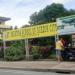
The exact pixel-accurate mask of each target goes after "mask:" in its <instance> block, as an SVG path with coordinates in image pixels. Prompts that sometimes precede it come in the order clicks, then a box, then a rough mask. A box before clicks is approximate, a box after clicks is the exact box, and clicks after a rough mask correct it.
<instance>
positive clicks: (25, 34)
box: [3, 23, 57, 41]
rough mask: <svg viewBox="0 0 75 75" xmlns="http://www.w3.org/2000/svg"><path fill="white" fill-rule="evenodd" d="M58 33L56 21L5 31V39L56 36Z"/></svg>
mask: <svg viewBox="0 0 75 75" xmlns="http://www.w3.org/2000/svg"><path fill="white" fill-rule="evenodd" d="M56 34H57V26H56V23H47V24H42V25H37V26H31V27H26V28H20V29H15V30H9V31H5V32H3V40H4V41H12V40H20V39H30V38H39V37H46V36H55V35H56Z"/></svg>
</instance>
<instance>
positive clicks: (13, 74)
mask: <svg viewBox="0 0 75 75" xmlns="http://www.w3.org/2000/svg"><path fill="white" fill-rule="evenodd" d="M0 75H66V74H58V73H50V72H35V71H21V70H8V69H0ZM67 75H75V74H67Z"/></svg>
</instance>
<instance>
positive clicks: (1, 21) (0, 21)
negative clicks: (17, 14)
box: [0, 17, 11, 39]
mask: <svg viewBox="0 0 75 75" xmlns="http://www.w3.org/2000/svg"><path fill="white" fill-rule="evenodd" d="M9 20H10V18H6V17H0V39H2V32H3V31H6V30H9V29H11V26H8V25H6V24H5V22H6V21H9Z"/></svg>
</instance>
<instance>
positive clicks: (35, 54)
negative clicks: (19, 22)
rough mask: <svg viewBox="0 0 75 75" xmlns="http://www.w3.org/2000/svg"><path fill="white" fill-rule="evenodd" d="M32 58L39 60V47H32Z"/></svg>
mask: <svg viewBox="0 0 75 75" xmlns="http://www.w3.org/2000/svg"><path fill="white" fill-rule="evenodd" d="M32 57H33V59H34V60H35V59H39V57H40V54H39V46H33V47H32Z"/></svg>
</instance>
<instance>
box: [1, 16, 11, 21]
mask: <svg viewBox="0 0 75 75" xmlns="http://www.w3.org/2000/svg"><path fill="white" fill-rule="evenodd" d="M8 20H10V18H6V17H0V22H3V21H8Z"/></svg>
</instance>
